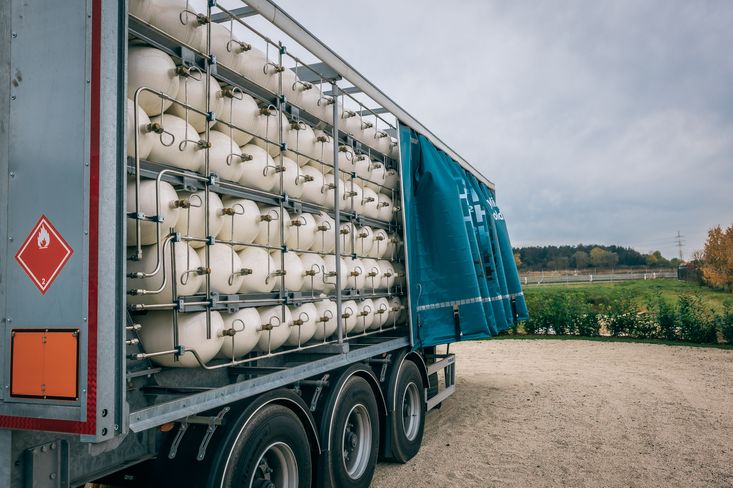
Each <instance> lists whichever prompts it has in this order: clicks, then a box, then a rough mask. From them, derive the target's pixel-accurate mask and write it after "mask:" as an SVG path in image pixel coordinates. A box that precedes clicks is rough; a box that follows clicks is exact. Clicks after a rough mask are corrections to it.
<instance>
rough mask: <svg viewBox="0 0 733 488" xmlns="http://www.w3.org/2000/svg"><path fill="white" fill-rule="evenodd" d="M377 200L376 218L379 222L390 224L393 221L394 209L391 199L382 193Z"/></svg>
mask: <svg viewBox="0 0 733 488" xmlns="http://www.w3.org/2000/svg"><path fill="white" fill-rule="evenodd" d="M377 198H378V202H377V217H378V218H379V220H383V221H385V222H391V221H392V220H394V216H395V213H394V210H395V209H394V205H393V204H392V199H391V198H390V197H389V196H387V195H385V194H384V193H380V194H379V195H378V197H377Z"/></svg>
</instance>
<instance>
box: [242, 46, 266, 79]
mask: <svg viewBox="0 0 733 488" xmlns="http://www.w3.org/2000/svg"><path fill="white" fill-rule="evenodd" d="M267 62H268V61H267V58H266V57H265V53H263V52H262V51H260V50H259V49H257V48H256V47H252V48H251V49H250V50H248V51H247V52H246V53H244V56H242V58H241V59H240V63H239V73H240V74H241V75H242V76H244V77H245V78H247V79H248V80H250V81H253V82H255V83H257V84H258V85H260V86H263V87H266V85H267V80H268V79H269V78H268V76H267V75H266V74H265V72H264V67H265V64H266V63H267Z"/></svg>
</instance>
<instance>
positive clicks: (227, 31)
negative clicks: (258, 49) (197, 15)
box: [209, 22, 249, 73]
mask: <svg viewBox="0 0 733 488" xmlns="http://www.w3.org/2000/svg"><path fill="white" fill-rule="evenodd" d="M231 24H232V22H227V23H222V24H220V23H217V22H211V23H210V24H209V26H210V28H211V54H213V55H214V56H216V63H217V64H220V65H224V66H226V67H227V68H229V69H231V70H232V71H234V72H236V73H239V67H240V65H241V64H242V63H244V62H245V58H246V56H247V53H248V51H249V49H248V47H249V45H248V44H247V43H245V42H242V41H241V40H240V39H239V38H238V37H237V36H236V35H234V34H232V31H231V27H232V26H231Z"/></svg>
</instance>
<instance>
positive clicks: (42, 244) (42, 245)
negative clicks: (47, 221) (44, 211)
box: [37, 225, 51, 249]
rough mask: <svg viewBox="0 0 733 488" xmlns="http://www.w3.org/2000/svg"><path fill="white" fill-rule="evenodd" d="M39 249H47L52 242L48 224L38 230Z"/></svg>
mask: <svg viewBox="0 0 733 488" xmlns="http://www.w3.org/2000/svg"><path fill="white" fill-rule="evenodd" d="M37 241H38V249H46V248H47V247H48V245H49V243H50V242H51V237H50V236H49V235H48V231H47V230H46V226H44V225H41V229H40V230H39V231H38V238H37Z"/></svg>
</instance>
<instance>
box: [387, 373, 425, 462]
mask: <svg viewBox="0 0 733 488" xmlns="http://www.w3.org/2000/svg"><path fill="white" fill-rule="evenodd" d="M424 391H425V390H424V385H423V379H422V375H421V374H420V370H419V369H418V368H417V365H416V364H415V363H413V362H412V361H405V362H404V364H403V366H402V368H401V369H400V372H399V376H398V377H397V386H396V388H395V399H396V404H395V406H396V409H395V411H394V412H392V415H390V421H389V427H390V428H391V429H392V432H391V434H392V435H391V438H392V446H391V447H392V459H393V460H394V461H397V462H400V463H406V462H407V461H409V460H410V459H412V458H413V457H414V456H415V455H416V454H417V453H418V451H419V450H420V445H421V444H422V437H423V431H424V429H425V399H424Z"/></svg>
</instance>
